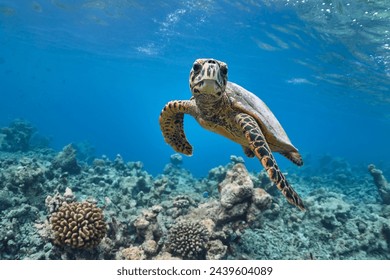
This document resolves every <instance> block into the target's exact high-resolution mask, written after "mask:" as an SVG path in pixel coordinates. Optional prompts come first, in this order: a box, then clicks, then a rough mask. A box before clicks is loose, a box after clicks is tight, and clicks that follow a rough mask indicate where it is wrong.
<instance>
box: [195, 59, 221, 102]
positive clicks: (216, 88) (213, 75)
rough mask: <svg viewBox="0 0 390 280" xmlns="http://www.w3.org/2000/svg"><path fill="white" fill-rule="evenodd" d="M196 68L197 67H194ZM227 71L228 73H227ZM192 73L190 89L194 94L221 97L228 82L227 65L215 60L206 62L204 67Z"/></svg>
mask: <svg viewBox="0 0 390 280" xmlns="http://www.w3.org/2000/svg"><path fill="white" fill-rule="evenodd" d="M194 68H195V67H194ZM225 69H226V71H225ZM195 70H196V69H193V70H192V71H191V76H192V77H191V78H190V88H191V91H192V93H193V94H212V95H217V96H221V94H222V93H223V92H224V90H225V86H226V82H227V68H226V65H222V67H221V65H220V63H219V62H218V61H216V60H214V59H208V60H205V61H204V63H203V65H202V67H201V68H200V67H199V69H198V71H195Z"/></svg>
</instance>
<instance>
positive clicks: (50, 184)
mask: <svg viewBox="0 0 390 280" xmlns="http://www.w3.org/2000/svg"><path fill="white" fill-rule="evenodd" d="M33 133H34V129H33V128H32V127H31V126H30V125H29V124H27V123H25V122H23V121H15V122H13V123H12V124H10V126H9V127H3V128H0V215H1V221H0V259H3V260H5V259H7V260H9V259H11V260H15V259H16V260H18V259H39V260H48V259H50V260H54V259H55V260H58V259H272V260H273V259H390V185H389V183H388V182H387V181H386V179H385V177H384V175H386V174H389V173H388V169H387V170H384V172H382V171H381V170H379V169H378V168H376V167H375V166H374V165H369V166H356V167H354V166H350V164H349V163H348V162H346V161H345V160H343V159H338V158H332V157H331V156H329V155H328V156H323V157H321V158H320V159H319V160H317V161H316V162H315V163H313V161H314V160H312V163H309V164H308V166H307V167H305V168H302V169H300V171H299V172H296V173H292V172H289V173H288V174H287V175H286V176H287V178H288V180H289V181H290V183H291V184H292V185H293V186H294V188H295V190H297V192H298V193H299V194H300V196H301V197H302V199H303V200H304V203H305V206H306V208H307V210H306V211H304V212H303V211H300V210H299V209H297V208H296V207H294V206H292V205H290V204H289V203H287V202H286V200H285V198H284V197H283V196H282V195H281V194H280V193H279V191H278V190H277V189H276V187H275V186H273V185H272V184H271V182H270V180H269V179H268V177H267V175H266V173H265V172H264V171H261V172H259V173H249V172H248V171H247V170H246V168H245V162H244V160H243V159H242V158H240V157H237V156H231V161H230V162H227V163H226V165H225V166H217V167H215V168H213V169H211V170H210V171H209V174H208V176H207V177H205V178H195V177H194V176H193V175H192V174H191V173H190V171H189V170H185V169H183V168H182V157H181V156H180V155H178V154H174V155H172V156H171V158H168V159H167V165H166V167H165V169H164V171H163V173H162V174H159V175H157V176H152V175H151V174H149V173H148V172H147V170H144V169H143V165H142V162H124V160H123V159H122V158H121V156H120V155H118V156H117V157H116V158H114V159H109V158H107V157H101V158H94V157H92V156H88V149H84V150H83V148H82V147H81V148H80V145H74V144H69V145H67V146H66V147H64V148H63V150H62V151H60V152H58V151H54V150H52V149H50V148H48V147H46V144H47V143H46V141H44V140H45V139H44V138H42V139H41V138H40V139H38V140H39V141H37V140H36V139H35V144H34V145H32V144H31V143H32V141H31V140H32V137H31V136H32V135H33ZM260 169H261V167H260V164H259V170H260ZM388 176H390V175H388Z"/></svg>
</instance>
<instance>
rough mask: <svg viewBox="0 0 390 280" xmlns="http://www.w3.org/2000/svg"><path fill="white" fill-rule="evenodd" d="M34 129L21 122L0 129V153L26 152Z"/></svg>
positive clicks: (16, 121) (17, 121)
mask: <svg viewBox="0 0 390 280" xmlns="http://www.w3.org/2000/svg"><path fill="white" fill-rule="evenodd" d="M35 130H36V129H35V128H34V127H33V126H32V125H31V124H30V123H28V122H26V121H23V120H15V121H13V122H12V123H11V124H10V125H9V126H8V127H2V128H0V151H7V152H17V151H22V152H26V151H28V149H29V147H30V139H31V136H32V135H33V133H34V132H35Z"/></svg>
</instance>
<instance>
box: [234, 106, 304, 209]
mask: <svg viewBox="0 0 390 280" xmlns="http://www.w3.org/2000/svg"><path fill="white" fill-rule="evenodd" d="M235 120H236V122H237V123H238V124H239V125H240V126H241V128H242V129H243V133H244V134H245V137H246V139H247V140H248V142H249V147H250V148H251V150H252V151H253V153H254V154H255V156H256V157H257V158H258V159H259V160H260V162H261V164H262V165H263V167H264V168H265V170H266V171H267V174H268V176H269V178H270V179H271V181H272V182H273V183H274V184H275V185H276V187H277V188H278V189H279V190H280V191H281V192H282V194H283V195H284V196H285V197H286V199H287V201H288V202H290V203H291V204H293V205H295V206H297V207H298V208H299V209H301V210H305V206H304V205H303V202H302V199H301V198H300V197H299V195H298V194H297V193H296V192H295V191H294V189H293V188H292V187H291V186H290V184H289V183H288V181H287V180H286V178H285V177H284V175H283V173H282V172H280V170H279V167H278V165H277V164H276V161H275V158H274V156H273V155H272V152H271V149H270V148H269V146H268V144H267V142H266V141H265V137H264V135H263V133H262V132H261V129H260V127H259V126H258V124H257V122H256V120H255V119H254V118H253V117H251V116H250V115H248V114H245V113H241V114H238V115H237V116H236V117H235Z"/></svg>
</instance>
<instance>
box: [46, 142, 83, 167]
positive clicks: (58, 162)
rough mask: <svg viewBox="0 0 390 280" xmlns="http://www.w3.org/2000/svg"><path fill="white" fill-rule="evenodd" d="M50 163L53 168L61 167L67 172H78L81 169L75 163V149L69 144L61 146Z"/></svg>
mask: <svg viewBox="0 0 390 280" xmlns="http://www.w3.org/2000/svg"><path fill="white" fill-rule="evenodd" d="M52 164H53V167H54V168H61V171H62V172H68V173H69V174H78V173H80V171H81V168H80V166H79V164H78V163H77V158H76V150H75V149H74V148H73V146H72V145H71V144H69V145H67V146H65V147H64V148H63V150H62V151H61V152H60V153H59V154H58V155H57V156H56V157H55V158H54V160H53V162H52Z"/></svg>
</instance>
